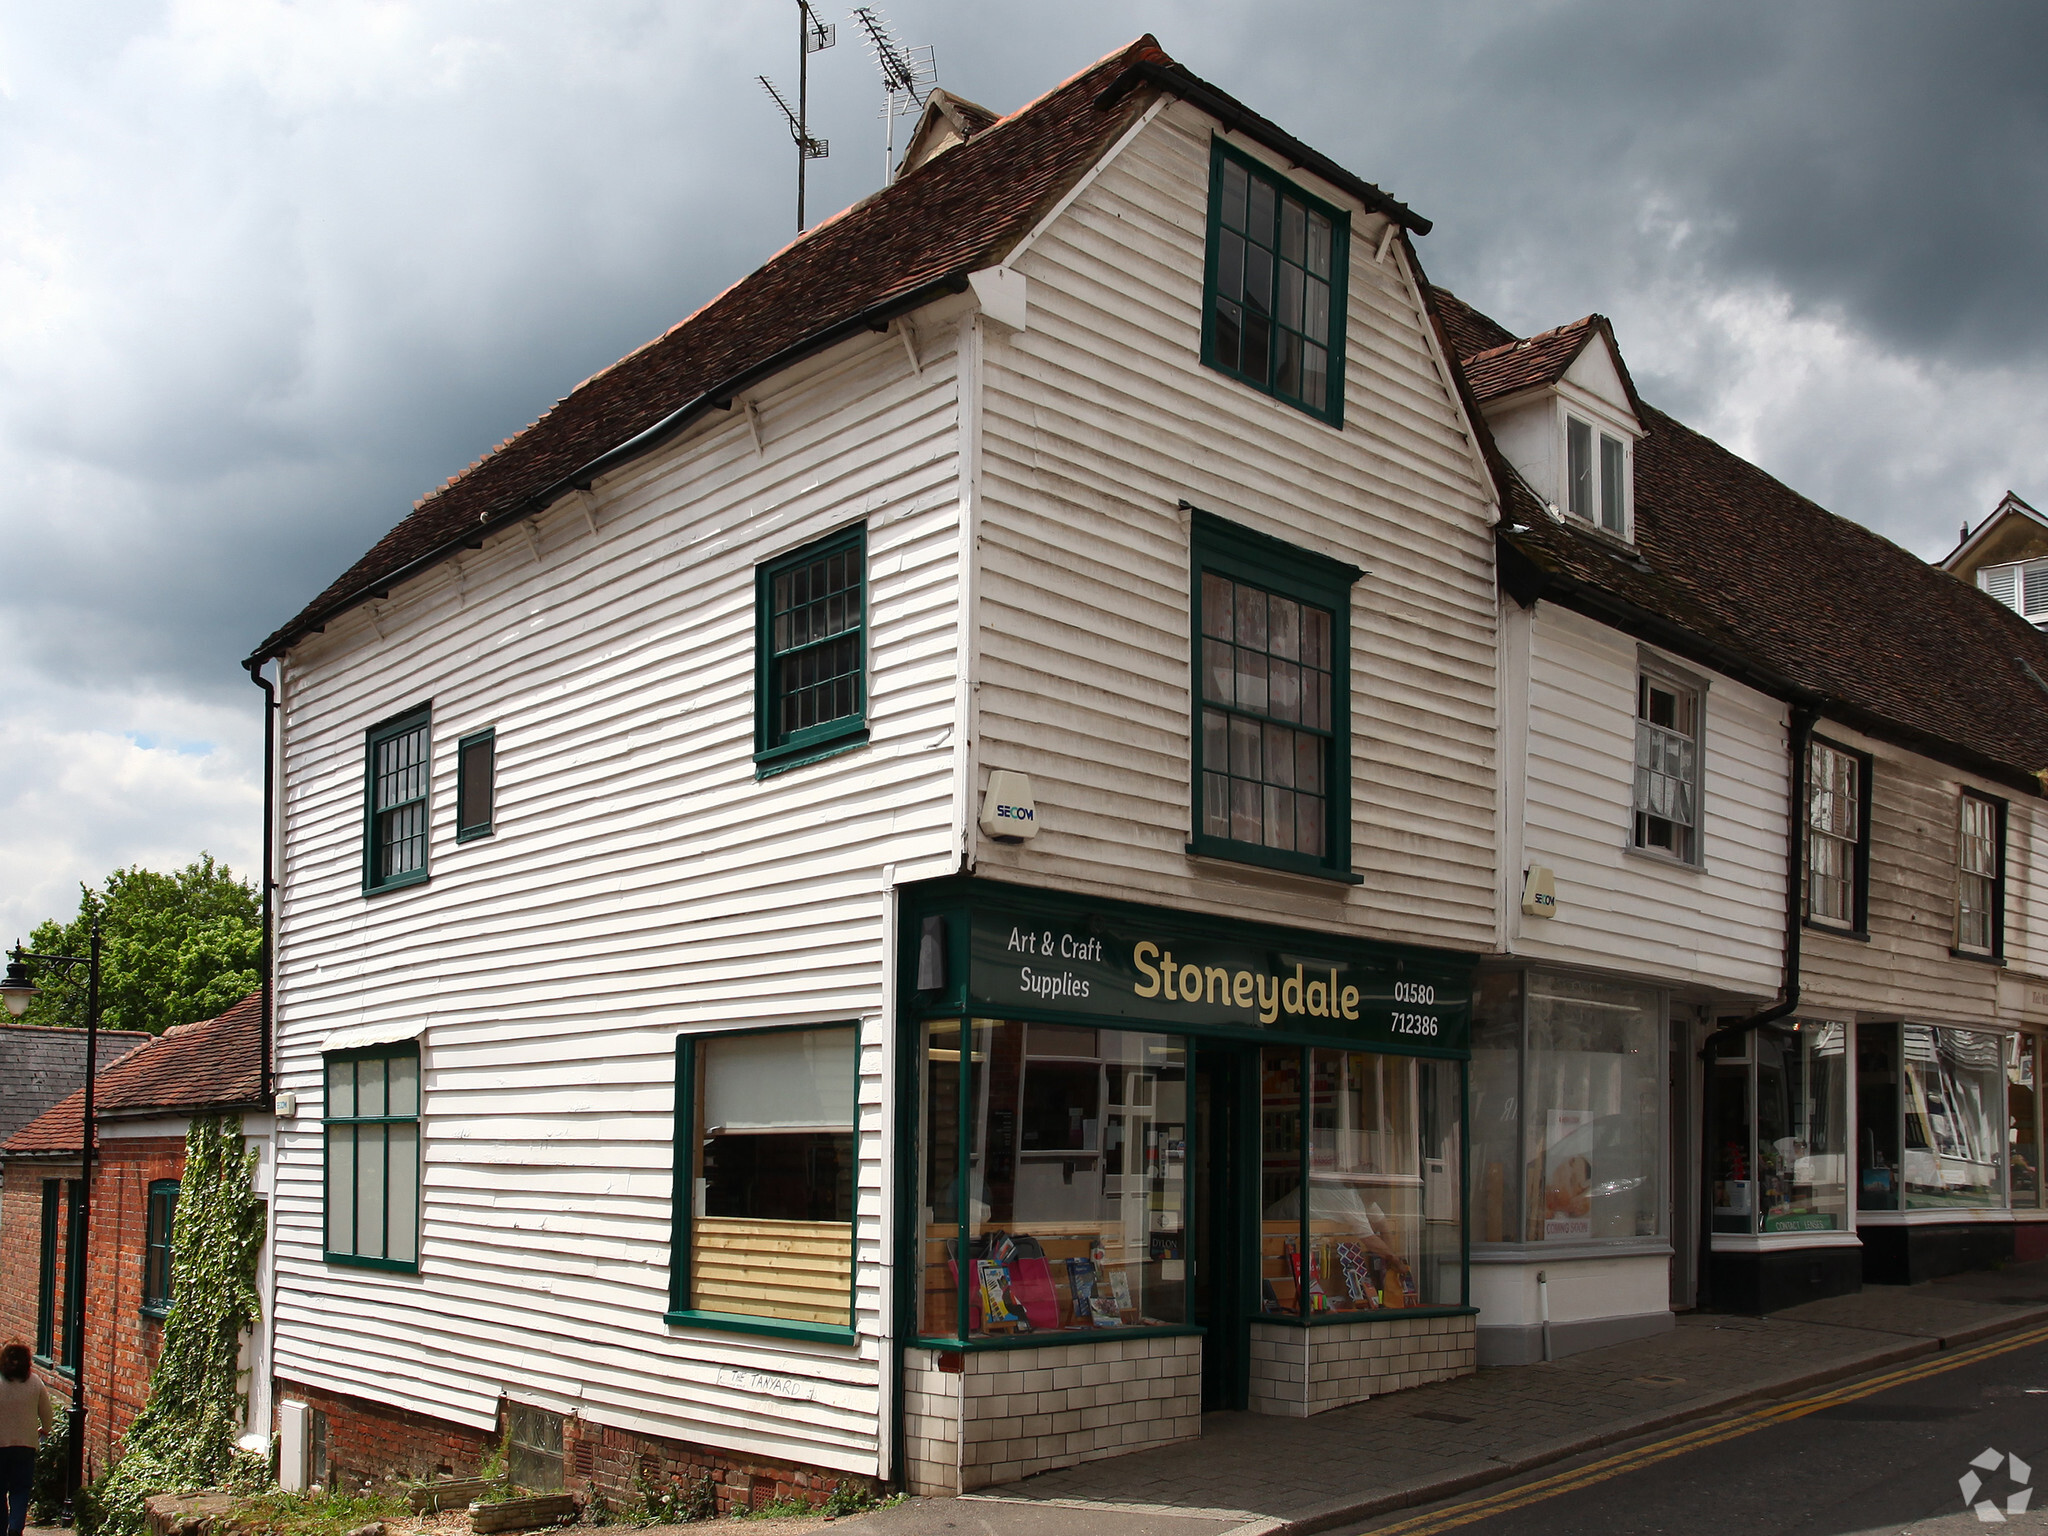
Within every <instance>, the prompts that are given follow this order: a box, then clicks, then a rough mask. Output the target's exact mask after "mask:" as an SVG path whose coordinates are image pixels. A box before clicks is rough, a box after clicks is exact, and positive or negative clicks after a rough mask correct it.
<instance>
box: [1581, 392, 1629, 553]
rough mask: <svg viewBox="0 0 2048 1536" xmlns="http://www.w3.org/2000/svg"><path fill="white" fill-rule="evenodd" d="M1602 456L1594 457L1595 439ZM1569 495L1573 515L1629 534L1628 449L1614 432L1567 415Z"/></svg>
mask: <svg viewBox="0 0 2048 1536" xmlns="http://www.w3.org/2000/svg"><path fill="white" fill-rule="evenodd" d="M1596 435H1597V436H1598V438H1599V439H1600V456H1599V458H1598V460H1597V461H1596V460H1595V458H1594V456H1593V439H1594V437H1595V436H1596ZM1565 458H1566V465H1565V497H1566V506H1567V509H1568V510H1569V511H1570V512H1571V514H1572V516H1573V517H1577V518H1583V519H1584V520H1585V521H1587V522H1589V523H1596V524H1597V525H1598V526H1599V527H1601V528H1603V529H1605V530H1606V531H1607V532H1609V533H1611V534H1613V535H1614V536H1615V537H1616V538H1620V539H1625V538H1627V537H1628V448H1627V446H1626V445H1625V444H1624V443H1623V442H1622V440H1621V439H1620V438H1618V437H1615V436H1614V435H1612V434H1611V433H1607V432H1601V433H1598V434H1596V433H1595V432H1594V430H1593V425H1592V423H1591V422H1588V421H1582V420H1580V419H1579V418H1578V417H1577V416H1567V417H1566V418H1565Z"/></svg>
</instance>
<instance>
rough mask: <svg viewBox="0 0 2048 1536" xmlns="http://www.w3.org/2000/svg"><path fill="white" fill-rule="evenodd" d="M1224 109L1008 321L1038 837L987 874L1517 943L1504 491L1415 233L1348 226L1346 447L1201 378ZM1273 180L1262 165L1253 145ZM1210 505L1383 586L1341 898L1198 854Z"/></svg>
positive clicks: (1008, 513)
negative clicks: (1200, 681)
mask: <svg viewBox="0 0 2048 1536" xmlns="http://www.w3.org/2000/svg"><path fill="white" fill-rule="evenodd" d="M1213 128H1214V124H1213V122H1212V120H1211V119H1209V118H1208V117H1206V116H1205V115H1203V114H1202V113H1200V112H1199V111H1197V110H1195V109H1194V108H1192V107H1189V106H1187V105H1185V104H1184V103H1177V102H1176V103H1171V104H1169V105H1168V106H1166V107H1165V108H1164V109H1163V110H1162V111H1161V112H1160V113H1159V114H1158V116H1156V117H1155V118H1154V119H1153V120H1152V121H1151V122H1150V123H1149V124H1148V125H1146V126H1145V127H1144V128H1142V129H1141V130H1140V131H1139V132H1138V133H1137V135H1136V136H1135V138H1133V139H1132V140H1131V141H1130V142H1129V143H1128V144H1127V145H1126V147H1125V148H1124V149H1123V150H1122V152H1121V153H1120V154H1119V155H1118V156H1116V157H1115V158H1114V159H1113V160H1111V161H1110V162H1109V163H1108V164H1107V166H1106V167H1105V168H1104V169H1103V170H1102V172H1101V174H1100V175H1099V176H1098V177H1097V178H1096V179H1095V180H1094V181H1093V182H1092V183H1090V184H1088V185H1087V186H1086V187H1085V188H1084V189H1083V191H1082V192H1081V194H1080V195H1079V196H1078V197H1077V198H1076V199H1075V200H1074V202H1073V203H1072V205H1071V207H1070V208H1069V209H1068V211H1067V212H1066V214H1065V215H1064V216H1063V217H1061V218H1060V219H1059V220H1057V221H1056V222H1054V223H1053V224H1052V225H1051V226H1050V227H1048V228H1047V229H1046V230H1045V231H1044V233H1042V234H1041V235H1040V236H1039V237H1038V238H1037V239H1036V241H1035V242H1034V243H1033V244H1032V245H1031V246H1030V247H1029V248H1028V249H1027V250H1026V251H1024V252H1023V253H1022V254H1021V255H1019V256H1018V257H1016V258H1015V261H1014V265H1015V269H1016V270H1017V271H1018V272H1020V273H1022V274H1023V275H1024V276H1025V278H1026V279H1027V282H1028V284H1029V300H1030V302H1029V322H1028V327H1027V328H1026V329H1025V330H1023V331H1021V332H1011V331H1007V330H1003V329H1001V328H999V327H995V326H989V327H988V328H987V333H988V340H987V344H986V362H985V366H984V373H983V378H984V381H985V382H984V388H983V392H982V412H983V416H982V420H983V438H982V444H981V470H980V475H979V487H980V495H981V503H980V508H981V510H980V516H981V525H980V528H981V533H980V540H979V558H980V572H979V577H978V581H979V589H978V594H977V599H976V601H977V605H978V611H979V614H980V623H981V628H980V636H981V645H982V650H981V654H980V656H979V658H978V660H977V668H978V670H977V686H976V689H975V724H974V743H975V745H974V751H975V757H976V769H977V774H976V779H975V784H974V790H975V793H977V794H979V793H980V791H981V789H982V787H983V786H984V785H985V783H986V776H987V773H988V772H989V771H990V770H993V769H998V768H1008V769H1016V770H1021V771H1023V772H1025V773H1028V774H1029V775H1030V776H1031V784H1032V790H1033V793H1034V795H1035V797H1036V801H1037V810H1038V824H1039V828H1040V830H1039V834H1038V836H1037V837H1036V838H1035V839H1034V840H1033V841H1031V842H1030V843H1027V844H1023V845H1020V846H1006V845H1003V844H998V843H992V842H989V841H987V840H978V842H977V847H976V867H977V870H978V872H979V873H982V874H985V875H992V876H996V877H998V878H1004V879H1014V880H1020V881H1025V882H1029V883H1032V884H1039V885H1054V886H1058V887H1059V888H1061V889H1065V890H1075V891H1095V892H1102V893H1115V894H1121V895H1128V896H1131V897H1134V898H1136V899H1140V900H1156V901H1160V902H1165V903H1170V904H1174V905H1178V906H1183V907H1188V908H1194V909H1201V910H1208V911H1215V912H1222V913H1225V914H1230V915H1238V916H1244V917H1257V918H1263V919H1266V920H1269V921H1275V922H1285V923H1296V924H1300V925H1303V926H1309V927H1323V928H1341V929H1343V930H1345V931H1349V932H1355V933H1361V934H1366V935H1371V936H1374V937H1379V938H1386V939H1391V940H1394V941H1397V942H1407V943H1425V944H1440V945H1447V946H1454V947H1459V948H1465V949H1476V950H1485V949H1490V948H1492V947H1493V946H1494V944H1495V943H1496V940H1497V932H1498V929H1497V922H1496V905H1497V903H1496V898H1495V864H1494V811H1495V794H1496V786H1495V766H1494V710H1495V677H1494V668H1495V642H1494V585H1493V583H1494V575H1493V544H1492V534H1491V519H1492V510H1491V504H1492V503H1491V498H1492V492H1491V488H1490V486H1489V485H1488V484H1487V483H1486V482H1485V481H1484V480H1483V478H1482V470H1481V467H1480V465H1479V463H1478V461H1477V459H1476V458H1475V457H1474V452H1473V449H1472V446H1471V443H1470V441H1469V440H1468V438H1467V436H1466V433H1465V427H1464V424H1463V416H1462V414H1461V411H1460V408H1459V406H1458V402H1457V399H1456V396H1455V395H1454V394H1453V392H1452V390H1451V388H1450V385H1449V383H1448V381H1447V379H1446V377H1445V375H1444V373H1443V371H1442V367H1441V365H1440V363H1439V360H1438V356H1437V353H1436V350H1435V343H1434V339H1433V332H1432V328H1431V326H1430V323H1429V320H1428V317H1427V315H1426V313H1425V312H1424V311H1423V309H1422V305H1421V300H1420V296H1419V294H1418V292H1417V289H1416V287H1415V284H1414V282H1413V281H1412V279H1411V277H1410V275H1409V273H1408V271H1407V269H1406V266H1405V263H1404V259H1403V257H1402V255H1401V251H1400V246H1399V243H1398V242H1396V243H1394V244H1393V245H1392V246H1391V247H1390V248H1389V250H1388V254H1387V257H1386V260H1385V261H1384V262H1381V261H1378V260H1376V259H1375V253H1376V250H1377V247H1378V244H1379V236H1380V232H1381V231H1382V230H1383V229H1384V227H1385V226H1384V221H1383V220H1382V219H1381V218H1380V216H1378V215H1376V214H1366V213H1364V212H1363V211H1362V210H1360V209H1358V208H1357V206H1356V205H1355V204H1351V203H1350V202H1349V200H1348V199H1347V197H1346V196H1345V194H1343V193H1341V192H1339V191H1337V190H1336V189H1335V188H1333V187H1328V186H1324V185H1322V184H1320V183H1318V182H1317V181H1316V179H1315V178H1314V177H1312V176H1309V175H1308V174H1306V173H1304V172H1301V171H1298V170H1291V169H1289V168H1287V167H1285V166H1281V167H1280V169H1281V171H1282V174H1285V175H1288V176H1290V177H1291V178H1292V179H1294V180H1295V181H1297V182H1298V183H1300V184H1302V185H1305V186H1307V187H1308V188H1309V190H1311V191H1313V192H1315V193H1317V194H1318V195H1320V196H1322V197H1324V198H1325V199H1326V200H1328V201H1330V202H1332V203H1335V204H1337V205H1338V206H1340V207H1343V206H1349V207H1351V208H1352V209H1353V219H1352V240H1351V265H1350V305H1349V314H1348V329H1347V332H1346V338H1347V339H1346V349H1347V358H1346V365H1345V375H1344V377H1345V388H1346V397H1347V399H1346V409H1345V414H1344V423H1345V424H1344V427H1343V429H1342V430H1341V431H1339V430H1337V429H1336V428H1333V427H1331V426H1329V425H1328V424H1326V423H1324V422H1321V421H1318V420H1316V419H1314V418H1311V417H1309V416H1307V415H1305V414H1303V413H1302V412H1301V411H1298V410H1296V409H1294V408H1293V407H1292V406H1289V405H1286V404H1283V403H1281V402H1279V401H1277V400H1273V399H1270V398H1268V397H1267V396H1265V395H1262V394H1260V393H1258V392H1257V391H1255V390H1253V389H1251V388H1249V387H1248V386H1246V385H1244V384H1241V383H1238V382H1237V381H1235V380H1233V379H1231V378H1228V377H1226V376H1225V375H1223V374H1220V373H1218V372H1216V371H1215V370H1213V369H1209V368H1205V367H1203V366H1202V362H1201V313H1202V283H1203V261H1204V244H1203V233H1204V230H1205V228H1206V221H1207V217H1208V186H1209V165H1210V140H1211V133H1212V130H1213ZM1233 142H1235V143H1236V144H1237V147H1238V148H1240V149H1243V150H1244V151H1245V152H1246V153H1247V154H1251V155H1255V156H1257V157H1259V158H1261V159H1264V160H1266V161H1267V162H1268V163H1276V162H1275V161H1274V157H1273V156H1271V155H1270V154H1268V153H1267V152H1266V151H1264V150H1263V149H1260V148H1258V147H1257V146H1254V145H1251V144H1249V143H1246V142H1244V141H1238V140H1234V141H1233ZM1183 500H1185V501H1188V502H1191V503H1193V504H1194V505H1196V506H1199V507H1202V508H1204V509H1205V510H1207V511H1210V512H1214V513H1216V514H1218V515H1219V516H1222V517H1225V518H1229V519H1231V520H1233V521H1235V522H1239V523H1242V524H1244V525H1247V526H1249V527H1252V528H1255V529H1257V530H1259V531H1261V532H1264V533H1268V534H1271V535H1273V536H1275V537H1277V538H1281V539H1285V540H1287V541H1288V542H1290V543H1293V544H1296V545H1300V546H1303V547H1305V548H1308V549H1311V550H1315V551H1318V552H1320V553H1323V554H1326V555H1329V556H1332V557H1334V558H1336V559H1339V560H1343V561H1347V562H1349V563H1351V564H1353V565H1356V566H1359V567H1361V568H1363V569H1364V570H1365V572H1366V575H1365V578H1364V579H1363V580H1362V581H1361V582H1359V583H1358V585H1357V586H1356V587H1355V588H1353V602H1352V614H1351V634H1352V653H1351V689H1352V696H1351V732H1352V803H1353V829H1352V857H1353V868H1354V869H1355V870H1356V871H1357V872H1358V873H1359V874H1360V875H1362V876H1363V877H1364V884H1362V885H1360V886H1355V887H1354V886H1344V885H1338V884H1333V883H1329V882H1323V881H1317V880H1313V879H1308V878H1304V877H1299V876H1291V875H1280V874H1275V873H1272V872H1269V871H1262V870H1259V869H1256V868H1254V867H1251V866H1246V865H1239V864H1231V863H1224V862H1219V861H1206V860H1195V859H1191V858H1190V857H1189V855H1188V854H1187V853H1186V851H1185V845H1186V843H1187V841H1188V837H1189V833H1190V830H1191V829H1190V826H1189V821H1190V783H1189V778H1190V758H1189V736H1188V733H1189V725H1190V718H1191V701H1190V679H1189V633H1188V630H1189V623H1190V602H1189V592H1188V580H1189V576H1188V573H1189V545H1188V531H1187V527H1186V522H1185V519H1184V517H1183V515H1182V514H1181V512H1180V511H1179V510H1178V504H1179V503H1180V502H1181V501H1183Z"/></svg>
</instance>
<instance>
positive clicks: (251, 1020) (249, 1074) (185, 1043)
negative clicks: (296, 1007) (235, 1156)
mask: <svg viewBox="0 0 2048 1536" xmlns="http://www.w3.org/2000/svg"><path fill="white" fill-rule="evenodd" d="M262 1031H263V994H262V993H261V992H251V993H250V994H249V995H248V996H247V997H245V998H243V999H242V1000H241V1001H240V1002H239V1003H237V1004H235V1006H234V1007H232V1008H230V1009H229V1010H228V1011H227V1012H226V1013H224V1014H221V1015H220V1016H219V1017H218V1018H213V1019H206V1020H203V1021H201V1022H200V1023H197V1024H181V1025H179V1026H177V1027H176V1028H174V1029H169V1030H166V1031H165V1032H164V1033H163V1034H161V1035H159V1036H158V1037H157V1038H156V1039H154V1040H152V1041H150V1042H149V1043H148V1044H147V1045H145V1046H142V1047H141V1048H140V1049H139V1050H135V1051H132V1052H130V1053H129V1054H128V1055H126V1056H124V1057H123V1058H122V1059H121V1060H119V1061H117V1062H115V1063H114V1064H113V1065H112V1066H110V1067H106V1068H103V1069H102V1070H101V1072H100V1074H99V1078H98V1081H97V1083H96V1084H95V1097H96V1102H95V1104H94V1106H93V1108H94V1110H95V1112H96V1113H97V1114H99V1115H100V1116H107V1115H140V1114H162V1115H191V1114H198V1113H201V1112H203V1111H209V1110H218V1109H248V1108H255V1107H260V1106H261V1105H262V1103H263V1058H262V1049H263V1043H262ZM84 1110H85V1091H84V1090H83V1089H80V1090H78V1091H77V1092H75V1093H73V1094H71V1095H70V1096H69V1097H68V1098H66V1099H64V1100H62V1101H61V1102H59V1103H57V1104H56V1105H54V1106H52V1107H51V1108H50V1109H48V1110H46V1111H45V1112H44V1113H42V1114H41V1115H39V1116H37V1117H36V1118H35V1119H34V1120H31V1121H30V1122H29V1123H28V1124H27V1125H25V1126H23V1127H22V1128H21V1129H20V1130H19V1131H16V1132H15V1133H14V1135H13V1136H11V1137H9V1138H8V1140H7V1144H6V1147H5V1149H4V1150H5V1151H6V1153H7V1155H8V1156H10V1157H12V1156H15V1155H16V1154H18V1153H24V1152H43V1153H51V1152H76V1151H78V1150H79V1146H80V1141H79V1127H80V1125H81V1124H82V1123H83V1119H84Z"/></svg>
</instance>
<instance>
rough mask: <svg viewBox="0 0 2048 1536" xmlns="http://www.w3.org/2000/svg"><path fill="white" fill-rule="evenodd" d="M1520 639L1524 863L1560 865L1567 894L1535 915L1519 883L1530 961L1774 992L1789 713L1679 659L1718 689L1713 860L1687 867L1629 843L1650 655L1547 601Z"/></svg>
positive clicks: (1520, 942)
mask: <svg viewBox="0 0 2048 1536" xmlns="http://www.w3.org/2000/svg"><path fill="white" fill-rule="evenodd" d="M1509 632H1510V634H1511V635H1513V636H1516V637H1517V639H1518V640H1519V643H1522V644H1526V645H1527V646H1528V647H1529V657H1528V677H1529V685H1528V689H1529V692H1528V715H1527V718H1528V752H1527V761H1526V767H1525V768H1524V770H1523V771H1524V773H1525V775H1526V778H1525V784H1524V793H1523V805H1524V813H1523V814H1524V825H1523V862H1524V865H1525V866H1527V865H1533V864H1541V865H1544V866H1546V867H1548V868H1549V869H1550V870H1551V871H1552V873H1553V874H1554V876H1555V877H1556V884H1557V915H1556V916H1554V917H1549V918H1535V917H1525V916H1522V915H1521V913H1520V894H1519V889H1517V892H1516V895H1515V913H1514V917H1513V922H1514V923H1515V925H1516V930H1517V931H1516V937H1515V940H1514V944H1513V948H1514V951H1515V953H1516V954H1519V955H1526V956H1528V957H1530V958H1532V959H1538V960H1549V961H1554V962H1557V963H1560V964H1575V965H1595V966H1602V967H1608V968H1613V969H1618V970H1622V971H1626V972H1629V973H1631V974H1634V975H1638V976H1644V977H1651V978H1656V979H1660V980H1663V981H1666V982H1670V983H1680V984H1683V985H1686V986H1689V987H1694V988H1699V989H1703V990H1706V991H1711V992H1717V993H1721V994H1723V995H1734V996H1749V997H1758V998H1762V997H1769V996H1771V995H1773V994H1774V993H1775V992H1776V991H1777V989H1778V987H1779V985H1780V983H1781V981H1782V979H1783V961H1784V944H1785V906H1784V895H1783V892H1784V888H1785V885H1784V882H1785V841H1786V839H1785V816H1786V809H1787V805H1788V803H1789V800H1790V796H1789V793H1788V790H1787V784H1786V767H1787V760H1786V737H1787V731H1788V728H1789V722H1788V719H1787V714H1786V709H1785V706H1784V705H1783V704H1781V703H1779V702H1778V701H1777V700H1775V699H1772V698H1769V697H1768V696H1766V695H1764V694H1761V693H1758V692H1757V691H1756V690H1754V689H1752V688H1748V687H1745V686H1744V685H1743V684H1741V683H1738V682H1736V681H1734V680H1733V679H1731V678H1727V677H1723V676H1720V675H1718V674H1715V673H1711V672H1707V671H1704V670H1702V669H1701V668H1699V667H1695V666H1692V665H1691V664H1689V663H1685V662H1681V661H1677V660H1672V661H1670V662H1669V665H1670V666H1671V667H1673V668H1674V669H1675V670H1677V671H1679V672H1681V673H1685V674H1690V675H1692V676H1695V677H1698V678H1700V679H1701V680H1703V681H1704V682H1705V683H1706V684H1707V689H1706V696H1705V699H1704V709H1705V725H1704V730H1703V732H1702V737H1701V747H1702V751H1701V761H1702V764H1703V771H1702V782H1701V795H1700V804H1701V807H1702V810H1703V820H1702V823H1701V836H1702V844H1701V846H1702V848H1703V850H1704V854H1705V858H1704V860H1703V864H1702V867H1700V868H1698V869H1691V868H1686V867H1684V866H1681V865H1678V864H1676V863H1675V862H1673V861H1670V860H1666V859H1663V858H1660V857H1659V856H1657V855H1655V854H1643V853H1638V852H1634V851H1631V850H1630V848H1629V842H1630V838H1631V834H1632V829H1633V820H1634V804H1635V800H1634V794H1635V766H1634V765H1635V741H1636V679H1637V677H1638V675H1639V672H1640V668H1641V657H1642V655H1643V648H1642V647H1641V646H1639V645H1638V644H1637V642H1636V641H1635V640H1634V639H1633V638H1632V637H1631V636H1628V635H1625V634H1622V633H1621V632H1620V631H1618V630H1614V629H1611V628H1609V627H1607V626H1606V625H1603V624H1600V623H1597V622H1596V621H1594V620H1592V619H1588V618H1585V617H1582V616H1581V615H1579V614H1576V613H1573V612H1571V611H1570V610H1568V609H1563V608H1559V607H1558V606H1557V605H1556V604H1554V603H1539V604H1538V605H1537V607H1536V609H1535V611H1534V614H1533V615H1532V620H1531V622H1530V623H1529V624H1527V625H1523V626H1514V625H1511V626H1510V628H1509ZM1653 654H1654V653H1653ZM1509 771H1510V772H1512V771H1514V768H1513V765H1510V766H1509Z"/></svg>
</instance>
